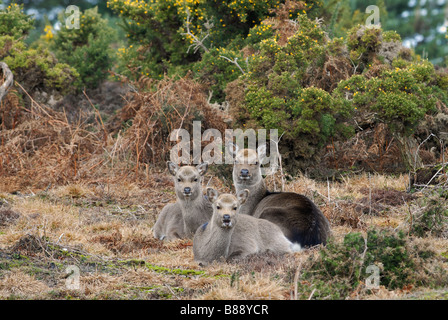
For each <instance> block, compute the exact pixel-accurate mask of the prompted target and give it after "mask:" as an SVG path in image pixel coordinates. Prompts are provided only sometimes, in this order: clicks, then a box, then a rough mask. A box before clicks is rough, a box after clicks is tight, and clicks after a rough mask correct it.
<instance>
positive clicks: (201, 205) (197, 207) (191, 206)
mask: <svg viewBox="0 0 448 320" xmlns="http://www.w3.org/2000/svg"><path fill="white" fill-rule="evenodd" d="M179 202H180V204H181V210H182V217H183V220H184V227H185V231H186V232H187V233H194V232H195V231H196V228H197V227H198V225H200V224H201V223H203V221H204V219H205V221H207V220H208V219H207V218H204V217H206V216H207V214H208V213H209V212H210V210H211V206H210V203H209V201H208V200H207V199H205V198H204V196H203V195H202V193H201V194H200V195H199V196H198V197H197V198H195V199H193V200H186V199H182V200H180V199H179Z"/></svg>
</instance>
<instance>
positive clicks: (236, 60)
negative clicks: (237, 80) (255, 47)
mask: <svg viewBox="0 0 448 320" xmlns="http://www.w3.org/2000/svg"><path fill="white" fill-rule="evenodd" d="M219 57H220V58H223V59H226V60H227V61H229V62H231V63H233V64H234V65H236V66H237V67H238V69H240V71H241V72H242V73H243V74H246V72H245V71H244V70H243V68H241V66H240V65H239V64H238V58H237V57H235V59H233V60H230V59H229V58H227V57H225V56H219ZM246 64H247V61H246Z"/></svg>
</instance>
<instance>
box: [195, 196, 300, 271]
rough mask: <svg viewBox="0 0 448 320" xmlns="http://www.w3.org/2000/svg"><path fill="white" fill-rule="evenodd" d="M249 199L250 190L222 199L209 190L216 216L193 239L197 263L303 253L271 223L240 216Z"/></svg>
mask: <svg viewBox="0 0 448 320" xmlns="http://www.w3.org/2000/svg"><path fill="white" fill-rule="evenodd" d="M248 196H249V191H248V190H241V191H239V192H238V193H237V195H236V196H235V195H232V194H221V195H219V194H218V191H216V190H214V189H212V188H207V197H208V199H209V200H210V201H211V202H212V203H213V215H212V217H211V219H210V221H209V222H208V223H205V224H203V225H202V226H201V227H200V228H198V230H197V231H196V234H195V236H194V238H193V253H194V259H195V261H197V262H199V263H200V264H201V265H206V264H208V263H210V262H212V261H215V260H220V259H222V258H224V259H225V260H227V261H229V260H235V259H241V258H244V257H245V256H247V255H249V254H254V253H262V252H266V251H272V252H276V253H288V252H292V251H298V250H300V247H299V246H296V245H293V244H292V243H291V242H290V241H289V240H288V239H287V238H286V237H285V236H284V234H283V232H282V231H281V230H280V228H279V227H278V226H276V225H275V224H273V223H272V222H270V221H268V220H264V219H257V218H254V217H252V216H249V215H244V214H240V213H239V210H240V208H241V205H243V204H244V202H245V201H246V200H247V199H248Z"/></svg>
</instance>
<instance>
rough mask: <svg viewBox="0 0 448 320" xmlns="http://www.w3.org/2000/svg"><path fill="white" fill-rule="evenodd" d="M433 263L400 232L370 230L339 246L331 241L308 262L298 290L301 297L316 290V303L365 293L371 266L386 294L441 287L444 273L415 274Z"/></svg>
mask: <svg viewBox="0 0 448 320" xmlns="http://www.w3.org/2000/svg"><path fill="white" fill-rule="evenodd" d="M434 259H435V260H434ZM434 261H439V258H438V257H436V254H435V252H434V251H433V250H432V249H431V248H429V247H423V246H421V245H420V246H419V245H414V244H413V243H412V242H411V241H410V239H409V238H407V237H406V236H405V234H404V233H403V232H398V233H396V232H394V231H390V230H386V229H378V230H377V229H370V230H369V231H367V235H366V236H363V235H362V234H361V233H348V234H347V235H346V236H345V237H344V240H343V242H342V243H337V242H336V241H335V240H334V239H333V240H331V241H330V242H329V243H328V244H327V246H326V247H325V248H324V249H322V250H321V251H320V252H319V257H318V258H317V259H315V260H314V261H313V260H312V259H311V260H309V261H308V262H307V265H306V266H305V267H304V270H303V272H302V276H301V279H300V280H299V289H301V290H303V291H302V295H303V297H308V296H309V294H310V292H311V291H312V290H313V289H316V290H315V293H314V295H313V297H314V298H316V299H345V298H346V297H348V296H349V295H350V294H351V293H352V292H353V291H355V290H357V289H358V290H359V289H360V288H363V289H362V290H367V289H365V288H364V285H365V283H366V281H367V278H368V277H370V276H371V274H370V273H367V272H366V270H367V267H368V266H372V265H373V266H376V267H378V268H379V275H380V282H379V285H380V286H384V287H386V288H387V289H389V290H393V289H400V288H403V287H406V286H420V285H430V284H431V285H435V286H444V285H446V284H447V279H446V271H442V270H439V271H440V272H441V273H442V274H445V276H443V275H440V274H438V275H436V274H431V272H429V271H427V272H423V274H417V273H416V272H415V270H417V269H419V268H422V266H423V265H425V264H428V265H431V264H432V263H434ZM329 279H330V280H329ZM443 279H445V280H443ZM360 286H361V287H360Z"/></svg>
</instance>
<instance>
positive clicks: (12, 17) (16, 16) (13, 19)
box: [0, 3, 34, 40]
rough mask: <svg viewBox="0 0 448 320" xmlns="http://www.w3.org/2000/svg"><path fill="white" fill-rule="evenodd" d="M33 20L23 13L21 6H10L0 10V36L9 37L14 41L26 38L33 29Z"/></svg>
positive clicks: (13, 4) (14, 4)
mask: <svg viewBox="0 0 448 320" xmlns="http://www.w3.org/2000/svg"><path fill="white" fill-rule="evenodd" d="M33 25H34V19H33V18H31V16H29V15H27V14H25V13H24V12H23V4H22V5H18V4H16V3H12V4H10V5H9V6H8V7H6V8H5V9H4V10H0V35H4V36H11V37H12V38H14V39H15V40H17V39H20V38H22V37H24V36H26V35H27V34H28V33H29V31H30V30H31V29H32V28H33Z"/></svg>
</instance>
